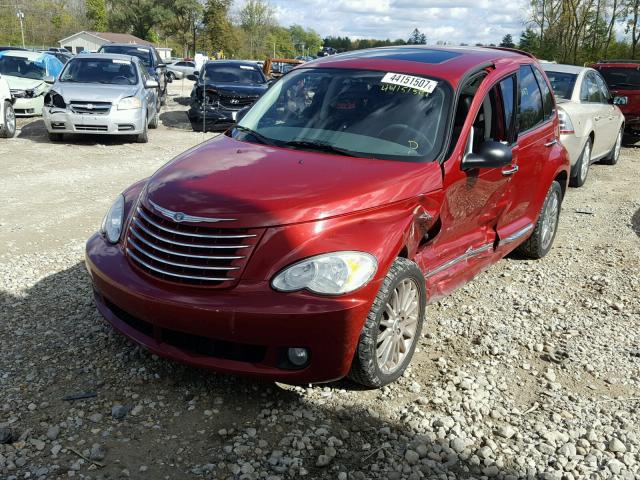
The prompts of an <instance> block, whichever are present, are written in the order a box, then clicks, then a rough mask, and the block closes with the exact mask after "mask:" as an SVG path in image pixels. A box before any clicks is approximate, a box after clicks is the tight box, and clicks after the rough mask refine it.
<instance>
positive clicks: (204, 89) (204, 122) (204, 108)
mask: <svg viewBox="0 0 640 480" xmlns="http://www.w3.org/2000/svg"><path fill="white" fill-rule="evenodd" d="M206 66H207V62H204V64H203V65H202V141H203V142H204V139H205V133H206V132H207V82H206V80H207V78H206V77H207V69H206V68H205V67H206ZM198 80H200V78H199V77H198ZM198 80H196V82H198Z"/></svg>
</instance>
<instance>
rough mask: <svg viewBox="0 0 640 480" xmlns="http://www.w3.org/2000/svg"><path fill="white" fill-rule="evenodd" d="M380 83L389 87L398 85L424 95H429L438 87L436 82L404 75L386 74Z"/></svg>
mask: <svg viewBox="0 0 640 480" xmlns="http://www.w3.org/2000/svg"><path fill="white" fill-rule="evenodd" d="M381 83H387V84H391V85H399V86H401V87H409V88H413V89H414V90H419V91H421V92H425V93H431V92H433V90H434V89H435V88H436V86H438V82H436V81H435V80H429V79H428V78H423V77H413V76H411V75H405V74H404V73H392V72H389V73H386V74H385V75H384V77H382V80H381Z"/></svg>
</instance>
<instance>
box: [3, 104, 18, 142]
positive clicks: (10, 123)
mask: <svg viewBox="0 0 640 480" xmlns="http://www.w3.org/2000/svg"><path fill="white" fill-rule="evenodd" d="M15 134H16V114H15V112H14V110H13V105H12V104H11V102H9V101H5V102H4V120H3V126H2V128H0V137H2V138H13V137H14V135H15Z"/></svg>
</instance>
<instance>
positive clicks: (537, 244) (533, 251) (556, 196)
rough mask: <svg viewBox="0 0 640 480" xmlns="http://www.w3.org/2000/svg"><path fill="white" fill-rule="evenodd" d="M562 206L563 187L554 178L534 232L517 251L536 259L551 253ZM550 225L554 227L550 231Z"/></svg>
mask: <svg viewBox="0 0 640 480" xmlns="http://www.w3.org/2000/svg"><path fill="white" fill-rule="evenodd" d="M561 206H562V188H561V187H560V184H559V183H558V182H557V181H555V180H554V181H553V182H552V183H551V187H550V188H549V191H548V192H547V196H546V198H545V199H544V203H543V204H542V211H541V212H540V216H539V218H538V221H537V222H536V226H535V228H534V230H533V233H532V234H531V236H530V237H529V238H528V239H527V240H526V241H525V242H524V243H523V244H522V245H520V246H519V247H518V248H517V249H516V252H518V253H520V254H522V255H524V256H525V257H528V258H532V259H534V260H537V259H540V258H542V257H544V256H545V255H546V254H547V253H549V250H551V247H552V246H553V241H554V240H555V238H556V233H557V232H558V221H559V219H560V207H561ZM549 222H551V223H549ZM549 227H552V229H551V230H550V231H549V230H548V228H549Z"/></svg>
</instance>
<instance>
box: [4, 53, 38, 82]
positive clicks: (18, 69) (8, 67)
mask: <svg viewBox="0 0 640 480" xmlns="http://www.w3.org/2000/svg"><path fill="white" fill-rule="evenodd" d="M0 74H2V75H8V76H12V77H22V78H30V79H32V80H42V79H43V78H44V77H45V76H46V74H47V72H46V70H45V68H44V67H42V66H40V65H38V64H36V63H34V62H32V61H30V60H27V59H26V58H22V57H11V56H8V55H4V56H1V57H0Z"/></svg>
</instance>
